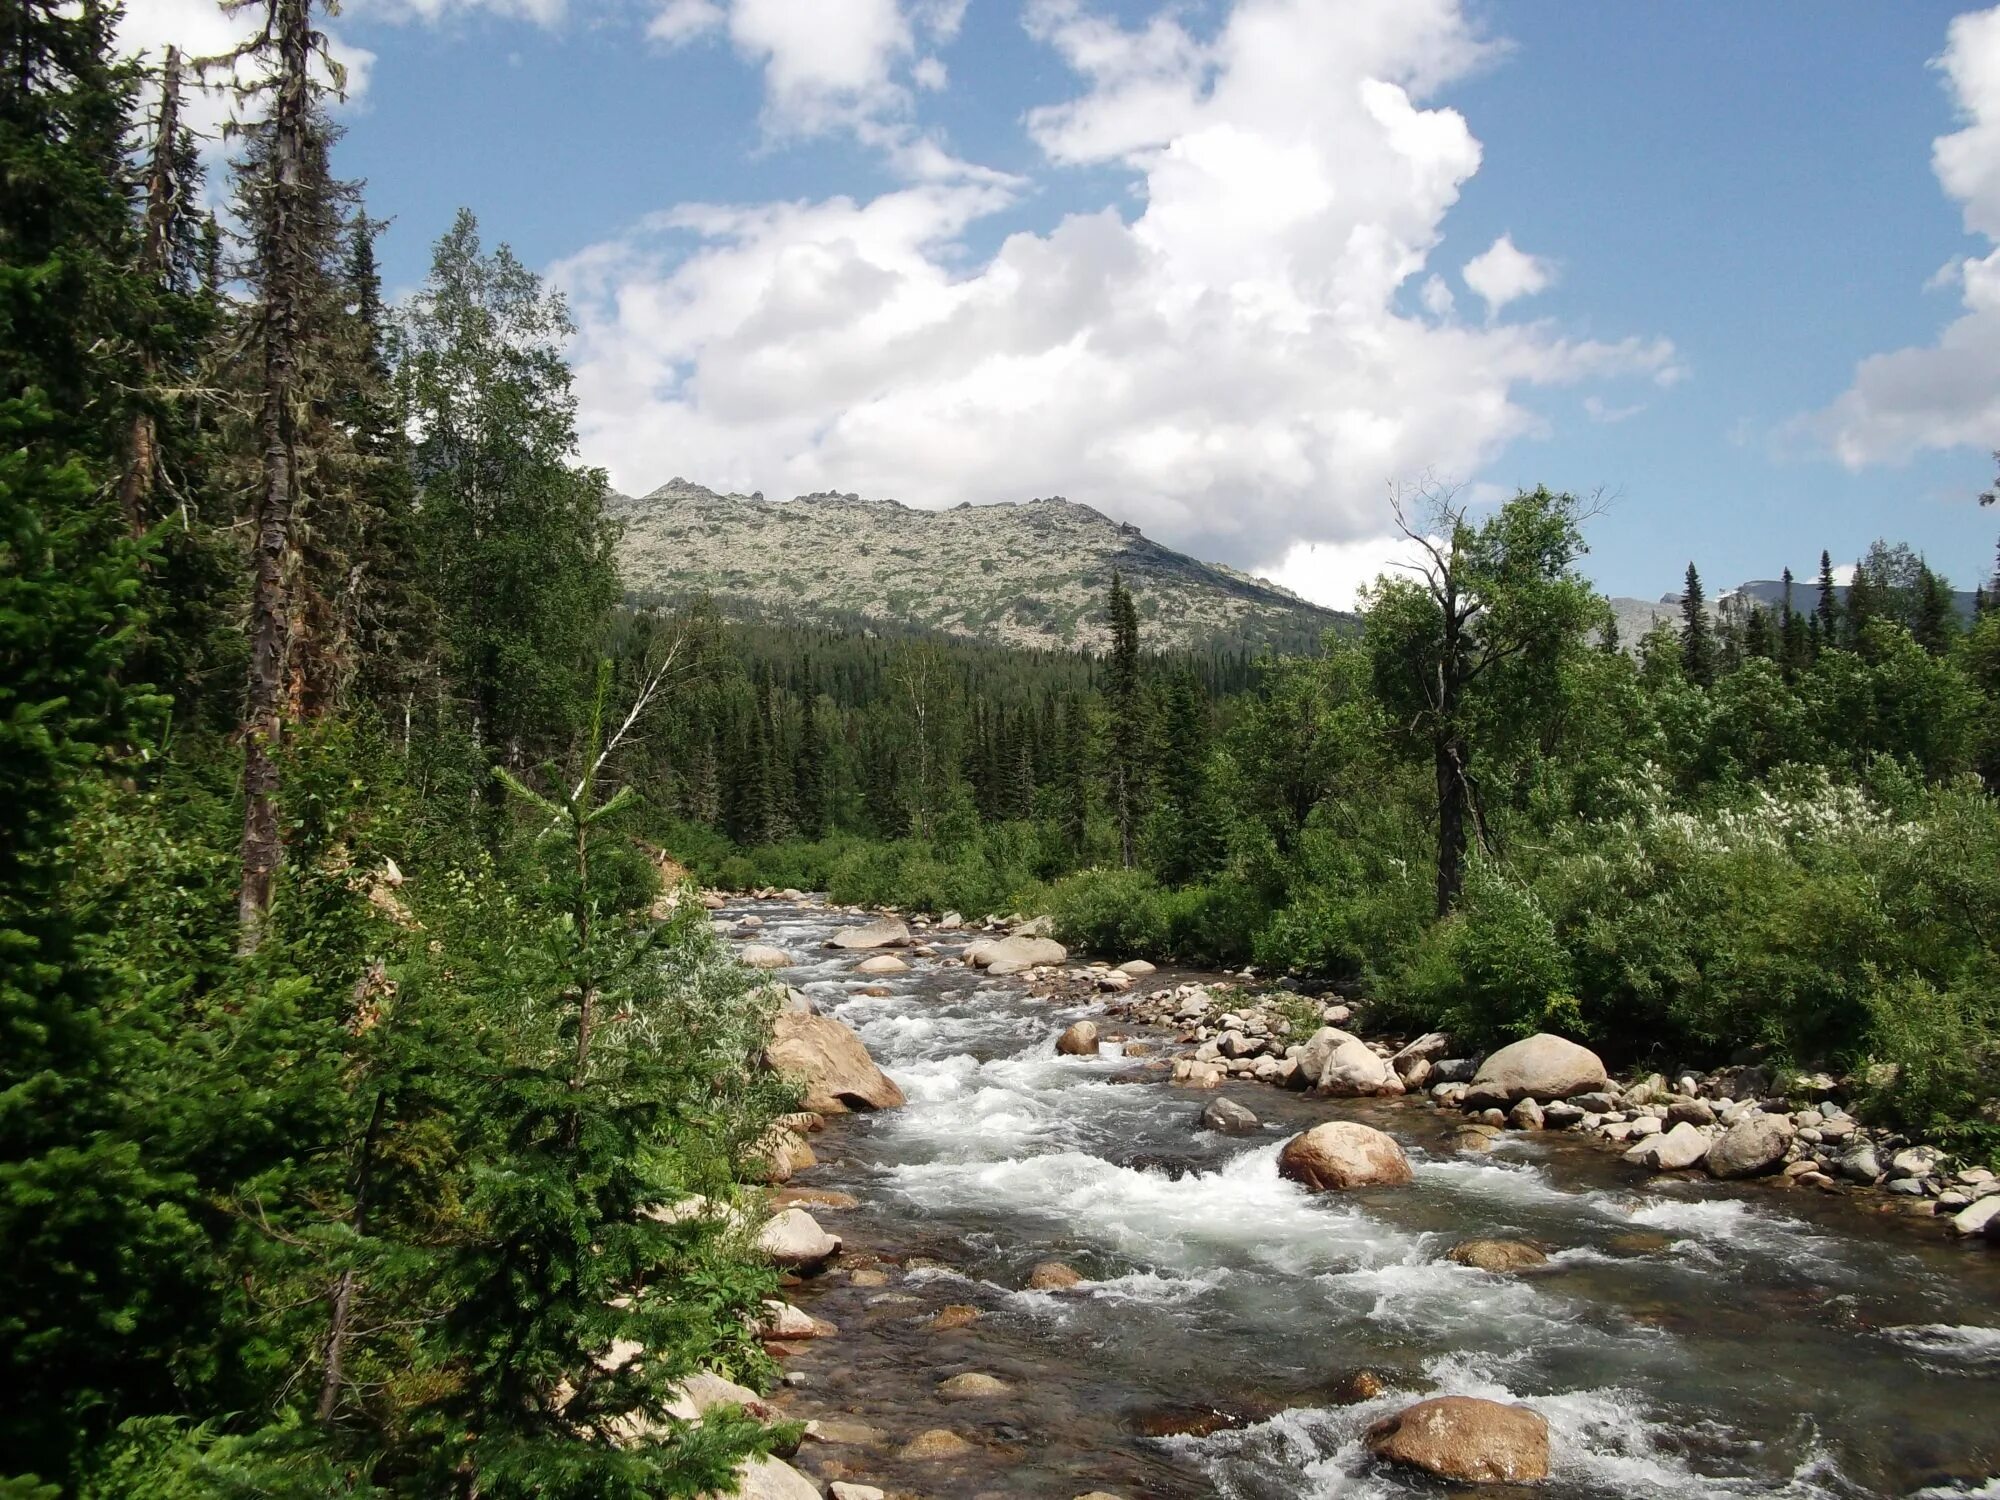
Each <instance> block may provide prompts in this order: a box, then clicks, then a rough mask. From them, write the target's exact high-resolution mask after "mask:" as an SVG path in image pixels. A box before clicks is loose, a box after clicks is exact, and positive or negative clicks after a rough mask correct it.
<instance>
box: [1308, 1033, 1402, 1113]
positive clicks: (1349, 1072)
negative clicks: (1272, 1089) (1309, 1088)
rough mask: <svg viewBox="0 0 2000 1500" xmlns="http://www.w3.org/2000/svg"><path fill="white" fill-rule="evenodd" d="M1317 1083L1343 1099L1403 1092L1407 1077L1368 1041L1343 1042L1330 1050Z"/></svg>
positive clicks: (1317, 1086) (1325, 1092)
mask: <svg viewBox="0 0 2000 1500" xmlns="http://www.w3.org/2000/svg"><path fill="white" fill-rule="evenodd" d="M1313 1087H1314V1088H1315V1089H1316V1090H1317V1091H1318V1092H1320V1093H1322V1094H1331V1095H1333V1096H1334V1097H1336V1098H1341V1099H1362V1098H1370V1097H1373V1096H1375V1095H1383V1094H1390V1095H1393V1094H1400V1093H1402V1092H1403V1080H1402V1079H1400V1078H1398V1077H1397V1076H1396V1070H1395V1069H1394V1068H1392V1067H1390V1066H1389V1063H1388V1060H1387V1059H1385V1058H1382V1057H1378V1056H1376V1054H1375V1051H1374V1049H1372V1048H1371V1047H1370V1046H1369V1045H1368V1044H1367V1043H1366V1042H1353V1041H1349V1042H1342V1043H1341V1044H1340V1045H1339V1046H1337V1047H1335V1048H1334V1049H1333V1051H1331V1052H1329V1053H1328V1054H1327V1058H1326V1062H1325V1064H1324V1065H1323V1066H1322V1067H1321V1068H1320V1070H1319V1082H1318V1083H1316V1084H1314V1085H1313Z"/></svg>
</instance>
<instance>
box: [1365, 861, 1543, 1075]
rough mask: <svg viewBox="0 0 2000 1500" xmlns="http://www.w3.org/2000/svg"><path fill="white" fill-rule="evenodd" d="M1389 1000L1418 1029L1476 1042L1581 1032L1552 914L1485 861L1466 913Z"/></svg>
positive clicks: (1418, 953) (1418, 954)
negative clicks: (1420, 1026) (1540, 1033)
mask: <svg viewBox="0 0 2000 1500" xmlns="http://www.w3.org/2000/svg"><path fill="white" fill-rule="evenodd" d="M1384 999H1385V1000H1387V1001H1388V1003H1389V1005H1390V1006H1391V1007H1392V1008H1394V1009H1396V1010H1398V1011H1399V1012H1401V1013H1403V1014H1406V1015H1409V1016H1410V1017H1412V1018H1413V1019H1412V1024H1419V1023H1421V1024H1426V1025H1429V1026H1432V1027H1435V1028H1437V1029H1439V1030H1444V1031H1449V1032H1451V1033H1452V1034H1453V1035H1454V1036H1458V1037H1461V1038H1469V1039H1471V1040H1473V1041H1476V1042H1487V1043H1490V1042H1496V1041H1501V1040H1509V1041H1511V1040H1513V1039H1515V1038H1518V1037H1524V1036H1532V1035H1534V1034H1535V1033H1536V1032H1538V1031H1558V1032H1565V1031H1566V1032H1569V1033H1570V1034H1571V1035H1576V1034H1577V1033H1578V1032H1579V1031H1580V1030H1581V1025H1580V1022H1581V1015H1580V1013H1579V1011H1578V1009H1577V1004H1576V1000H1575V996H1574V981H1573V976H1572V973H1571V969H1570V961H1569V955H1568V954H1567V953H1565V952H1564V951H1563V947H1562V944H1561V943H1560V942H1558V941H1557V940H1556V932H1555V926H1554V924H1553V923H1551V922H1550V920H1549V916H1548V913H1547V912H1545V911H1544V910H1543V909H1542V907H1541V904H1540V903H1539V902H1538V901H1537V900H1536V899H1535V897H1534V894H1533V893H1532V892H1531V891H1529V890H1527V889H1525V888H1524V887H1522V886H1521V885H1519V884H1516V883H1515V882H1514V881H1511V880H1509V879H1507V878H1506V877H1505V876H1504V875H1502V874H1500V873H1499V872H1498V871H1496V870H1494V869H1493V868H1492V866H1491V865H1490V864H1488V863H1487V862H1485V861H1483V860H1482V861H1477V862H1475V863H1474V865H1473V867H1472V870H1471V872H1470V874H1469V876H1468V878H1467V880H1466V885H1465V903H1464V905H1463V907H1462V908H1461V909H1460V910H1459V911H1458V912H1457V913H1456V914H1455V915H1453V916H1451V917H1448V918H1447V919H1445V920H1444V921H1442V922H1439V923H1438V924H1437V925H1436V926H1435V927H1433V928H1432V929H1431V930H1430V932H1429V933H1428V934H1426V936H1425V937H1424V939H1423V941H1422V942H1420V943H1419V944H1418V945H1417V947H1416V950H1415V951H1414V952H1413V953H1412V954H1411V956H1410V958H1409V961H1408V962H1407V963H1406V964H1405V965H1404V966H1403V968H1402V969H1401V970H1400V972H1399V973H1398V974H1397V975H1396V976H1395V978H1394V981H1393V982H1392V983H1391V984H1390V986H1389V987H1388V989H1387V990H1386V992H1385V995H1384Z"/></svg>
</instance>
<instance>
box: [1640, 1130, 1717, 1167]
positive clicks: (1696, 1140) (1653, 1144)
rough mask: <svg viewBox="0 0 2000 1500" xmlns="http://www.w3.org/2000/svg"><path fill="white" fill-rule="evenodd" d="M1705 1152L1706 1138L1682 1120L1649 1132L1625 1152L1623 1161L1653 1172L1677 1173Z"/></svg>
mask: <svg viewBox="0 0 2000 1500" xmlns="http://www.w3.org/2000/svg"><path fill="white" fill-rule="evenodd" d="M1706 1155H1708V1137H1707V1136H1706V1135H1704V1134H1703V1133H1702V1131H1701V1128H1700V1127H1699V1126H1696V1125H1690V1124H1687V1123H1686V1122H1683V1123H1681V1124H1679V1125H1676V1126H1675V1127H1674V1128H1673V1129H1672V1130H1669V1131H1667V1132H1666V1133H1665V1134H1663V1135H1650V1136H1647V1137H1646V1139H1644V1140H1643V1141H1641V1142H1639V1144H1638V1145H1636V1146H1634V1147H1633V1148H1632V1149H1631V1150H1630V1151H1627V1152H1626V1153H1625V1160H1627V1161H1629V1162H1631V1163H1632V1164H1633V1165H1634V1166H1638V1167H1651V1168H1652V1169H1653V1170H1654V1171H1656V1172H1679V1171H1682V1170H1684V1169H1685V1168H1688V1167H1691V1166H1693V1165H1694V1164H1695V1163H1696V1162H1698V1161H1700V1160H1701V1159H1702V1158H1703V1157H1704V1156H1706Z"/></svg>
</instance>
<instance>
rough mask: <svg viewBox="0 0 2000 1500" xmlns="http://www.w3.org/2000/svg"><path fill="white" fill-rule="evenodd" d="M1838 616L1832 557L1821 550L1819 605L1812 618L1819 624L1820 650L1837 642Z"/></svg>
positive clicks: (1838, 606)
mask: <svg viewBox="0 0 2000 1500" xmlns="http://www.w3.org/2000/svg"><path fill="white" fill-rule="evenodd" d="M1840 614H1841V611H1840V599H1839V596H1838V594H1837V593H1836V586H1835V584H1834V581H1833V556H1832V554H1831V553H1829V552H1827V551H1825V550H1824V549H1822V550H1821V552H1820V554H1819V603H1818V606H1817V607H1816V609H1815V610H1814V613H1813V618H1814V619H1815V620H1817V621H1818V622H1819V642H1820V646H1821V648H1822V649H1827V648H1831V647H1832V646H1834V645H1836V644H1837V643H1838V642H1839V640H1840ZM1815 654H1817V653H1815Z"/></svg>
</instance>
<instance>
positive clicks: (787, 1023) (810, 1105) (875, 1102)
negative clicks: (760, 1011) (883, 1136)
mask: <svg viewBox="0 0 2000 1500" xmlns="http://www.w3.org/2000/svg"><path fill="white" fill-rule="evenodd" d="M764 1063H765V1065H766V1066H767V1067H769V1068H770V1069H771V1070H772V1071H773V1072H777V1073H782V1074H784V1075H785V1076H786V1077H788V1078H792V1079H795V1080H797V1081H798V1082H799V1084H800V1085H801V1086H802V1087H803V1089H804V1093H805V1097H804V1099H803V1100H802V1101H801V1102H802V1103H803V1104H804V1106H805V1107H806V1108H807V1109H809V1110H812V1111H814V1112H815V1113H818V1114H822V1115H838V1114H845V1113H846V1112H847V1111H848V1110H851V1109H895V1108H897V1107H898V1106H900V1105H901V1104H902V1103H903V1091H902V1090H901V1089H899V1088H897V1087H896V1084H895V1080H893V1079H892V1078H890V1077H889V1075H888V1074H887V1073H884V1072H883V1071H882V1070H881V1069H880V1068H878V1067H876V1066H875V1059H874V1058H872V1057H870V1056H869V1055H868V1049H867V1048H866V1047H864V1046H863V1045H862V1044H861V1038H860V1037H858V1036H856V1035H855V1034H854V1032H853V1031H852V1030H851V1029H849V1028H848V1027H847V1026H846V1025H844V1024H842V1023H841V1022H840V1021H837V1020H835V1019H834V1018H833V1017H832V1016H806V1015H797V1014H794V1013H792V1012H789V1011H787V1012H784V1013H782V1014H780V1015H779V1016H778V1017H777V1018H776V1019H775V1020H773V1021H772V1023H771V1040H770V1041H769V1042H768V1043H766V1044H765V1047H764Z"/></svg>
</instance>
